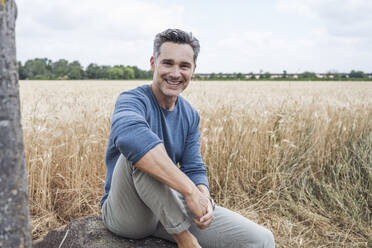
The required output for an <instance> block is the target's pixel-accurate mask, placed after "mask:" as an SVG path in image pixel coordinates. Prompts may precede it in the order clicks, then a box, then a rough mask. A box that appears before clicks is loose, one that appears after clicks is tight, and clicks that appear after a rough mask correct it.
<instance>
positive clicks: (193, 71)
mask: <svg viewBox="0 0 372 248" xmlns="http://www.w3.org/2000/svg"><path fill="white" fill-rule="evenodd" d="M195 69H196V64H195V65H194V69H193V70H192V75H193V76H194V74H195Z"/></svg>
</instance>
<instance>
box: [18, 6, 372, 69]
mask: <svg viewBox="0 0 372 248" xmlns="http://www.w3.org/2000/svg"><path fill="white" fill-rule="evenodd" d="M16 3H17V5H18V19H17V36H16V40H17V56H18V60H21V61H22V62H25V61H26V60H28V59H32V58H37V57H38V58H44V57H47V58H49V59H52V60H53V61H55V60H58V59H60V58H64V59H67V60H69V61H72V60H78V61H79V62H80V63H81V64H82V65H83V66H87V65H88V64H89V63H91V62H94V63H97V64H100V65H119V64H122V65H136V66H138V67H140V68H141V69H150V65H149V59H150V56H151V54H152V43H153V38H154V36H155V35H156V34H157V33H158V32H161V31H163V30H165V29H166V28H181V29H184V30H186V31H191V32H192V33H193V34H194V35H195V36H196V37H197V38H198V39H199V40H200V43H201V52H200V55H199V58H198V67H197V72H199V73H203V72H247V73H248V72H256V73H257V72H260V71H261V70H262V71H263V72H267V71H269V72H280V73H281V72H282V71H283V70H287V72H292V73H293V72H303V71H316V72H328V71H338V72H349V71H350V70H351V69H354V70H363V71H365V72H372V14H371V13H372V0H230V1H226V0H224V1H223V0H221V1H220V0H214V1H213V0H179V1H176V0H104V1H102V0H33V1H30V0H16Z"/></svg>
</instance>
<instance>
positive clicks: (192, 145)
mask: <svg viewBox="0 0 372 248" xmlns="http://www.w3.org/2000/svg"><path fill="white" fill-rule="evenodd" d="M199 122H200V117H199V115H198V114H197V113H196V119H195V122H194V124H193V125H192V127H191V128H190V129H189V132H188V134H187V138H186V145H185V149H184V152H183V156H182V158H181V161H180V165H181V170H182V171H183V172H184V173H185V174H186V175H187V176H188V177H189V178H190V179H191V180H192V181H193V182H194V183H195V185H199V184H204V185H205V186H207V187H208V189H209V184H208V177H207V170H206V169H205V165H204V162H203V159H202V156H201V153H200V127H199Z"/></svg>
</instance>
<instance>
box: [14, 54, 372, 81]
mask: <svg viewBox="0 0 372 248" xmlns="http://www.w3.org/2000/svg"><path fill="white" fill-rule="evenodd" d="M18 73H19V79H21V80H83V79H103V80H105V79H106V80H107V79H109V80H128V79H129V80H130V79H146V80H150V79H152V77H153V72H152V71H151V70H147V71H146V70H142V69H140V68H138V67H137V66H124V65H114V66H109V65H98V64H95V63H90V64H89V65H88V66H87V67H86V68H85V69H84V68H83V66H82V65H81V64H80V63H79V61H72V62H69V61H67V60H66V59H59V60H57V61H55V62H53V61H52V60H50V59H48V58H35V59H30V60H27V61H26V62H25V63H24V64H22V62H18ZM194 79H195V80H327V81H329V80H335V81H337V80H353V81H354V80H369V81H371V80H372V74H371V73H364V72H363V71H356V70H351V71H350V72H349V73H337V72H329V73H315V72H309V71H305V72H302V73H287V71H285V70H284V71H283V73H269V72H260V73H253V72H251V73H241V72H238V73H222V72H220V73H196V74H195V75H194Z"/></svg>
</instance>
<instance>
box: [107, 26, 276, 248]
mask: <svg viewBox="0 0 372 248" xmlns="http://www.w3.org/2000/svg"><path fill="white" fill-rule="evenodd" d="M199 50H200V46H199V41H198V40H197V39H196V38H195V37H193V36H192V34H191V33H186V32H184V31H181V30H178V29H168V30H165V31H164V32H162V33H159V34H158V35H156V37H155V41H154V52H153V56H152V57H151V59H150V63H151V69H152V71H153V72H154V77H153V81H152V83H151V85H144V86H141V87H138V88H136V89H133V90H131V91H128V92H124V93H122V94H120V96H119V98H118V100H117V102H116V105H115V110H114V113H113V116H112V120H111V133H110V137H109V142H108V147H107V153H106V166H107V176H106V183H105V191H106V194H105V195H104V196H103V198H102V200H101V207H102V217H103V221H104V223H105V225H106V227H107V228H108V229H109V230H110V231H112V232H114V233H116V234H118V235H120V236H124V237H127V238H134V239H138V238H144V237H147V236H150V235H152V236H156V237H161V238H164V239H168V240H170V241H173V242H176V243H177V244H178V247H182V248H190V247H204V248H208V247H213V248H215V247H224V248H226V247H270V248H272V247H274V238H273V235H272V233H271V232H270V231H268V230H267V229H265V228H263V227H262V226H259V225H257V224H255V223H253V222H251V221H250V220H248V219H246V218H244V217H243V216H241V215H239V214H237V213H234V212H232V211H230V210H228V209H225V208H222V207H219V206H217V207H215V206H214V202H213V200H212V199H211V198H210V195H209V186H208V180H207V175H206V169H205V166H204V163H203V161H202V158H201V154H200V132H199V115H198V113H197V111H196V110H195V109H194V108H193V107H192V106H191V105H190V104H189V103H188V102H187V101H186V100H185V99H184V98H182V97H181V96H180V93H181V92H182V91H183V90H184V89H186V87H187V86H188V84H189V83H190V80H191V77H192V75H193V74H194V72H195V68H196V60H197V56H198V53H199ZM177 164H178V165H179V167H178V166H176V165H177Z"/></svg>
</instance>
